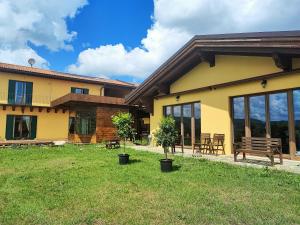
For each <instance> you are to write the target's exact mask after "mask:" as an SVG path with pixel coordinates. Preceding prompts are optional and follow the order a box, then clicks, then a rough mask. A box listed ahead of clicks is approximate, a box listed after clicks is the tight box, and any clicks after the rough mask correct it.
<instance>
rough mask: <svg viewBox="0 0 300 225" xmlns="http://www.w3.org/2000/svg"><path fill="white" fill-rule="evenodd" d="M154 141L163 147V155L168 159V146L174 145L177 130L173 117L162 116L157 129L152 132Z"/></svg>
mask: <svg viewBox="0 0 300 225" xmlns="http://www.w3.org/2000/svg"><path fill="white" fill-rule="evenodd" d="M154 137H155V140H156V143H157V144H158V145H160V146H162V147H163V149H164V152H165V157H166V159H168V151H169V148H170V147H172V146H174V145H175V142H176V139H177V137H178V132H177V130H176V126H175V120H174V119H173V117H171V116H168V117H164V118H162V120H161V121H160V124H159V128H158V130H157V131H156V132H155V133H154Z"/></svg>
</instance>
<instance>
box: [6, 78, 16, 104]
mask: <svg viewBox="0 0 300 225" xmlns="http://www.w3.org/2000/svg"><path fill="white" fill-rule="evenodd" d="M15 92H16V81H15V80H9V81H8V100H7V102H8V104H15Z"/></svg>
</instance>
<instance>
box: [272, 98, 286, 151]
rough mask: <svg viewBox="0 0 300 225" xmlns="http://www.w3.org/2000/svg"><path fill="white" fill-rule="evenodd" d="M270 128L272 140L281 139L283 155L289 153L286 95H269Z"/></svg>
mask: <svg viewBox="0 0 300 225" xmlns="http://www.w3.org/2000/svg"><path fill="white" fill-rule="evenodd" d="M269 102H270V103H269V104H270V128H271V137H272V138H281V141H282V151H283V153H286V154H288V153H289V124H288V121H289V116H288V101H287V93H277V94H270V97H269Z"/></svg>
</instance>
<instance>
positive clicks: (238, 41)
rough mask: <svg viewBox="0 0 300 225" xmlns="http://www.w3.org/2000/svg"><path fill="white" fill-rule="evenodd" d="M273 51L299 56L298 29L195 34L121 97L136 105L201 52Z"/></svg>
mask: <svg viewBox="0 0 300 225" xmlns="http://www.w3.org/2000/svg"><path fill="white" fill-rule="evenodd" d="M274 53H275V54H283V55H290V56H292V57H300V30H299V31H276V32H256V33H235V34H216V35H196V36H194V37H193V38H192V39H191V40H190V41H189V42H187V43H186V44H185V45H184V46H183V47H182V48H180V49H179V50H178V51H177V52H176V53H175V54H174V55H173V56H171V57H170V58H169V59H168V60H167V61H166V62H165V63H163V64H162V65H161V66H160V67H159V68H158V69H157V70H156V71H154V72H153V73H152V74H151V75H150V76H149V77H148V78H147V79H146V80H145V81H144V82H143V83H141V84H140V85H139V86H138V87H137V88H136V89H135V90H133V91H132V92H130V94H128V95H127V96H126V98H125V99H126V102H127V103H128V104H136V103H137V102H138V101H139V99H142V98H143V97H144V96H146V97H153V96H154V95H155V93H156V92H157V88H158V87H159V86H168V85H170V84H171V83H172V82H174V81H175V80H176V79H178V78H179V77H181V76H182V75H183V74H185V73H186V72H187V71H189V70H190V69H192V68H193V67H194V66H196V65H197V64H199V63H201V62H202V61H203V60H202V58H201V57H202V56H203V54H209V55H213V56H214V55H218V54H219V55H224V54H225V55H250V56H251V55H252V56H253V55H257V56H272V55H273V54H274ZM213 64H214V62H213Z"/></svg>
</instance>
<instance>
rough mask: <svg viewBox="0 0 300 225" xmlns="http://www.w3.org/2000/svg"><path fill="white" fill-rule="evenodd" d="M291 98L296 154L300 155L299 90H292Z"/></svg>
mask: <svg viewBox="0 0 300 225" xmlns="http://www.w3.org/2000/svg"><path fill="white" fill-rule="evenodd" d="M293 100H294V121H295V141H296V151H297V155H300V90H294V91H293Z"/></svg>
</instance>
